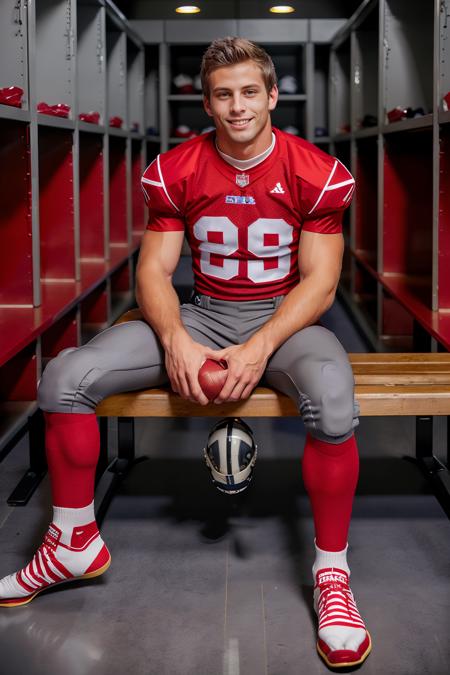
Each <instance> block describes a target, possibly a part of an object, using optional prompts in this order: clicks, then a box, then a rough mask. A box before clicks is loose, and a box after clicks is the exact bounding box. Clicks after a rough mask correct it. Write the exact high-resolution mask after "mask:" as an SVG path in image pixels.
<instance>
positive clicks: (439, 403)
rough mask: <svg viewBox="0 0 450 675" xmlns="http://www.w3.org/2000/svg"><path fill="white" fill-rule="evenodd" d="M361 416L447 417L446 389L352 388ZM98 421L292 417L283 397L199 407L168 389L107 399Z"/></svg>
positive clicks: (265, 393)
mask: <svg viewBox="0 0 450 675" xmlns="http://www.w3.org/2000/svg"><path fill="white" fill-rule="evenodd" d="M355 392H356V399H357V401H358V402H359V404H360V407H361V415H374V416H380V415H450V385H446V386H442V385H439V386H428V385H414V386H406V385H393V386H391V385H385V386H380V385H361V386H357V387H356V390H355ZM96 412H97V415H98V416H100V417H102V416H106V417H232V416H235V415H237V416H242V417H296V416H298V411H297V409H296V406H295V404H294V402H293V401H292V400H291V399H290V398H289V397H288V396H285V395H284V394H280V393H278V392H275V391H273V390H272V389H267V388H265V387H257V388H256V389H255V391H254V392H253V394H252V395H251V397H250V398H249V399H247V400H246V401H239V402H237V403H223V404H221V405H215V404H213V405H208V406H201V405H198V404H195V403H192V402H191V401H185V400H184V399H182V398H181V397H180V396H178V395H176V394H174V393H173V392H171V390H170V389H168V388H159V389H147V390H145V391H138V392H128V393H124V394H116V395H114V396H109V397H108V398H107V399H105V400H104V401H102V402H101V403H100V404H99V405H98V406H97V410H96Z"/></svg>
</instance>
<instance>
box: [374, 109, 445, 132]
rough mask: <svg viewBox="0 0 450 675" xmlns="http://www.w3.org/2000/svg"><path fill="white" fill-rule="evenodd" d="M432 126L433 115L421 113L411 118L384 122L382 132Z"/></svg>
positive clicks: (429, 127)
mask: <svg viewBox="0 0 450 675" xmlns="http://www.w3.org/2000/svg"><path fill="white" fill-rule="evenodd" d="M432 126H433V115H432V114H431V113H430V114H429V115H423V116H422V117H414V118H412V119H405V120H400V121H399V122H391V124H385V125H384V126H383V128H382V132H383V134H391V133H394V132H398V131H412V130H414V129H431V128H432Z"/></svg>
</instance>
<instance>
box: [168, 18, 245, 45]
mask: <svg viewBox="0 0 450 675" xmlns="http://www.w3.org/2000/svg"><path fill="white" fill-rule="evenodd" d="M164 23H165V33H166V34H165V39H166V42H168V43H172V44H196V43H202V42H205V43H208V42H211V41H212V40H215V39H216V38H221V37H226V36H227V35H237V34H238V25H237V23H238V22H237V21H235V20H234V19H223V20H217V21H214V20H211V21H210V20H206V19H200V20H198V21H196V22H195V27H194V26H193V25H191V24H190V23H188V22H187V21H165V22H164Z"/></svg>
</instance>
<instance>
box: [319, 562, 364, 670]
mask: <svg viewBox="0 0 450 675" xmlns="http://www.w3.org/2000/svg"><path fill="white" fill-rule="evenodd" d="M314 609H315V610H316V613H317V616H318V619H319V635H318V640H317V651H318V652H319V654H320V656H321V657H322V658H323V660H324V661H325V663H326V664H327V666H329V667H330V668H345V667H348V666H356V665H359V664H361V663H362V662H363V661H364V660H365V659H366V658H367V657H368V655H369V653H370V650H371V649H372V641H371V639H370V635H369V633H368V631H367V630H366V627H365V625H364V621H363V620H362V618H361V615H360V613H359V611H358V608H357V606H356V603H355V599H354V597H353V593H352V591H351V589H350V586H349V576H348V574H347V572H345V571H344V570H341V569H337V568H336V567H334V568H333V567H330V568H326V569H320V570H318V572H317V574H316V583H315V586H314Z"/></svg>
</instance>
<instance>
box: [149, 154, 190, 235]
mask: <svg viewBox="0 0 450 675" xmlns="http://www.w3.org/2000/svg"><path fill="white" fill-rule="evenodd" d="M141 187H142V192H143V193H144V199H145V203H146V205H147V208H148V223H147V230H154V231H156V232H174V231H183V230H184V229H185V223H184V217H183V214H182V210H181V204H180V202H181V200H180V199H179V194H175V192H176V190H171V191H170V192H169V189H170V186H169V188H168V186H167V184H166V180H165V177H164V176H163V172H162V168H161V163H160V156H159V155H158V157H157V158H156V159H155V160H154V161H153V162H152V163H151V164H150V165H149V166H148V167H147V168H146V170H145V171H144V174H143V176H142V178H141ZM171 193H172V194H171ZM177 201H178V204H177Z"/></svg>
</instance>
